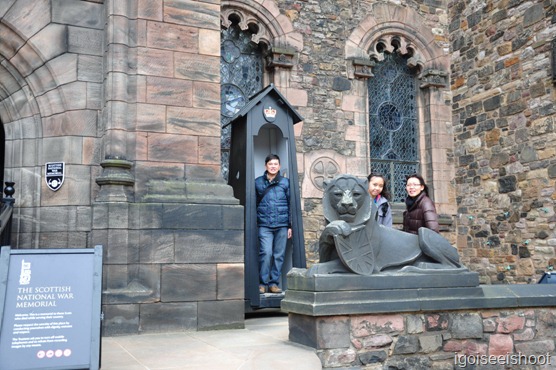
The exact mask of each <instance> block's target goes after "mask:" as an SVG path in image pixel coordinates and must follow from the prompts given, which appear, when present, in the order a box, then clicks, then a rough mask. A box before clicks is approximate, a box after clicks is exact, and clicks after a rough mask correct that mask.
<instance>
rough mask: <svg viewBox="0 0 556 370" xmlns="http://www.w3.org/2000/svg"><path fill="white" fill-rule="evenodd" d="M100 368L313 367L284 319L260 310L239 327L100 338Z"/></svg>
mask: <svg viewBox="0 0 556 370" xmlns="http://www.w3.org/2000/svg"><path fill="white" fill-rule="evenodd" d="M101 365H102V369H103V370H145V369H148V370H163V369H164V370H175V369H203V370H217V369H218V370H228V369H230V370H232V369H237V370H293V369H295V370H315V369H321V368H322V366H321V363H320V360H319V359H318V357H317V355H316V354H315V350H314V349H313V348H309V347H305V346H302V345H299V344H296V343H292V342H290V341H288V317H287V316H286V315H285V314H281V313H277V312H275V313H272V312H271V313H261V314H257V315H251V316H250V317H248V318H246V320H245V329H238V330H217V331H203V332H179V333H164V334H140V335H131V336H122V337H105V338H102V357H101Z"/></svg>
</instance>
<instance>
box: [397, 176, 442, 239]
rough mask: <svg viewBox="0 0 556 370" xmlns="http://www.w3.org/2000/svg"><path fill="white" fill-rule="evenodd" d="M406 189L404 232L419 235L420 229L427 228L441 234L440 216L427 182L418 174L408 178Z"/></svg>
mask: <svg viewBox="0 0 556 370" xmlns="http://www.w3.org/2000/svg"><path fill="white" fill-rule="evenodd" d="M405 189H406V191H407V194H408V196H407V198H406V199H405V205H406V207H407V210H406V211H405V212H404V213H403V231H406V232H408V233H412V234H417V233H418V230H419V228H421V227H426V228H428V229H431V230H434V231H436V232H439V227H438V214H437V213H436V208H435V206H434V203H433V201H432V200H431V199H430V198H429V196H428V195H429V189H428V187H427V185H426V184H425V180H423V178H422V177H421V176H420V175H418V174H413V175H411V176H408V177H407V179H406V185H405Z"/></svg>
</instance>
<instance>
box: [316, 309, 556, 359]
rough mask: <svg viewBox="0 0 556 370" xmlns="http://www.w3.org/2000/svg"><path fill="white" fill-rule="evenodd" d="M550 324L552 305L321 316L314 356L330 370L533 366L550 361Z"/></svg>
mask: <svg viewBox="0 0 556 370" xmlns="http://www.w3.org/2000/svg"><path fill="white" fill-rule="evenodd" d="M555 325H556V309H554V308H539V309H521V310H503V311H499V310H486V311H482V312H479V311H446V312H442V313H426V314H422V313H403V314H399V313H397V314H392V315H359V316H335V317H323V318H318V319H317V326H318V327H319V328H320V333H321V335H319V336H318V338H317V343H318V346H319V347H320V348H317V355H318V356H319V358H320V359H321V362H322V364H323V368H330V369H332V368H337V367H342V368H346V367H352V366H353V367H360V366H373V365H375V366H377V365H383V366H384V367H385V368H400V369H401V368H408V369H409V368H411V369H414V370H417V369H430V368H435V369H436V368H438V369H440V368H442V369H448V368H450V369H452V368H454V369H457V368H464V367H465V366H464V365H463V364H464V362H466V363H467V364H468V366H471V365H473V364H475V365H479V366H478V367H479V368H480V366H486V365H493V366H496V365H504V364H511V365H513V366H515V368H525V366H524V365H526V364H527V361H529V363H528V365H529V366H530V367H527V368H531V369H537V368H541V367H540V366H538V365H542V364H543V362H546V361H550V362H551V364H552V366H554V365H556V352H555V349H556V348H555V345H554V339H556V330H555V329H554V327H555ZM332 333H334V334H332ZM553 357H554V358H553ZM511 361H513V362H511ZM504 362H505V363H504ZM535 362H537V363H536V364H535ZM519 366H522V367H519ZM501 368H503V366H502V367H501Z"/></svg>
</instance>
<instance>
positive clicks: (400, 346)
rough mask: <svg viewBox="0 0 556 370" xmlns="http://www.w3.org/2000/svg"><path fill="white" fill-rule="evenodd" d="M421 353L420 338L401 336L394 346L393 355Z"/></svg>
mask: <svg viewBox="0 0 556 370" xmlns="http://www.w3.org/2000/svg"><path fill="white" fill-rule="evenodd" d="M418 351H419V338H418V337H416V336H409V335H400V336H399V337H398V340H397V341H396V344H395V345H394V350H393V352H392V353H393V354H394V355H402V354H410V353H416V352H418Z"/></svg>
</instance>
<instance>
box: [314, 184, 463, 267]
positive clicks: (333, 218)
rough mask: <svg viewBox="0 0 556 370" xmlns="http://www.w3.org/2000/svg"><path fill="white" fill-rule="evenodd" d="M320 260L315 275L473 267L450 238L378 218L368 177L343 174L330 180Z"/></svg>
mask: <svg viewBox="0 0 556 370" xmlns="http://www.w3.org/2000/svg"><path fill="white" fill-rule="evenodd" d="M323 210H324V216H325V218H326V220H327V221H328V224H327V225H326V227H325V229H324V231H323V232H322V234H321V236H320V239H319V257H320V261H319V263H317V264H315V265H313V266H312V267H311V268H310V269H309V270H308V271H307V274H308V275H309V276H312V275H315V274H330V273H356V274H360V275H372V274H392V273H437V274H438V273H440V274H442V273H459V272H464V271H468V269H467V268H465V267H464V266H463V265H462V264H461V263H460V261H459V255H458V252H457V250H456V249H455V248H454V247H453V246H452V245H451V244H450V242H449V241H448V240H447V239H445V238H444V237H442V236H441V235H440V234H437V233H436V232H434V231H433V230H430V229H427V228H421V229H419V232H418V235H414V234H410V233H406V232H404V231H401V230H397V229H393V228H389V227H385V226H383V225H380V224H379V223H378V222H376V217H377V208H376V206H375V205H374V203H373V202H372V201H371V196H370V195H369V193H368V191H367V180H366V179H358V178H357V177H355V176H352V175H340V176H337V177H335V178H334V179H332V180H330V181H327V182H325V190H324V196H323Z"/></svg>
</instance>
